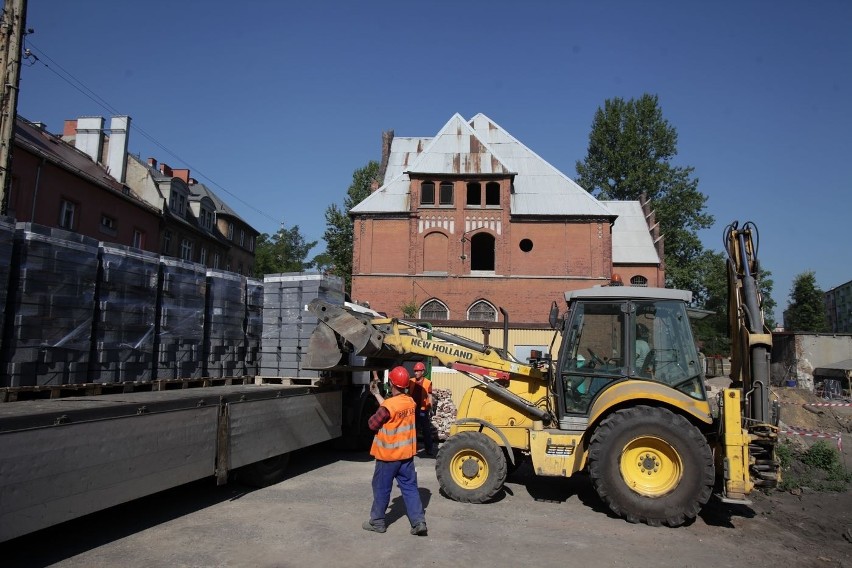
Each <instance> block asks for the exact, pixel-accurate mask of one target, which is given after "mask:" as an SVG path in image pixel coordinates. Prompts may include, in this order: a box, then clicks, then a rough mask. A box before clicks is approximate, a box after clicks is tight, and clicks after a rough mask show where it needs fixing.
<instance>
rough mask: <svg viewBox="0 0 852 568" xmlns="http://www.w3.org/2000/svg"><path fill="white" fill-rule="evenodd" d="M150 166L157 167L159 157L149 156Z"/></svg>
mask: <svg viewBox="0 0 852 568" xmlns="http://www.w3.org/2000/svg"><path fill="white" fill-rule="evenodd" d="M148 166H149V167H151V168H156V167H157V158H148Z"/></svg>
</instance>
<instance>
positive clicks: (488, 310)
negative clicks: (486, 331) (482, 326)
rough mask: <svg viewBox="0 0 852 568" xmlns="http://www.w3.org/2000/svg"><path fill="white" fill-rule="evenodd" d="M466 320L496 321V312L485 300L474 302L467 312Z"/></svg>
mask: <svg viewBox="0 0 852 568" xmlns="http://www.w3.org/2000/svg"><path fill="white" fill-rule="evenodd" d="M467 319H468V320H470V321H497V310H496V309H495V308H494V306H492V305H491V304H490V303H488V302H486V301H485V300H479V301H478V302H474V303H473V305H472V306H470V308H469V309H468V310H467Z"/></svg>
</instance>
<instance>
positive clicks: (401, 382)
mask: <svg viewBox="0 0 852 568" xmlns="http://www.w3.org/2000/svg"><path fill="white" fill-rule="evenodd" d="M389 376H390V382H391V384H393V386H395V387H396V388H398V389H399V390H405V389H407V388H408V383H409V381H410V380H411V378H410V377H409V376H408V371H407V370H406V369H405V367H394V368H393V369H391V372H390V373H389Z"/></svg>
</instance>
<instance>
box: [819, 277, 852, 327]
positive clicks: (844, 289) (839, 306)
mask: <svg viewBox="0 0 852 568" xmlns="http://www.w3.org/2000/svg"><path fill="white" fill-rule="evenodd" d="M825 307H826V315H827V317H828V325H829V329H830V330H831V331H832V332H834V333H852V280H850V281H849V282H846V283H845V284H841V285H840V286H835V287H834V288H832V289H831V290H829V291H828V292H826V293H825Z"/></svg>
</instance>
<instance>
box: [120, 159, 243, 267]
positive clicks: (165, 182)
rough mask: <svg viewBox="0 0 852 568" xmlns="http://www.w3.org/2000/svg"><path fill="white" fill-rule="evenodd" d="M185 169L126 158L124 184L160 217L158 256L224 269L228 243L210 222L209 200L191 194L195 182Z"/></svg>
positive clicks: (212, 205) (154, 161) (212, 209)
mask: <svg viewBox="0 0 852 568" xmlns="http://www.w3.org/2000/svg"><path fill="white" fill-rule="evenodd" d="M189 173H190V172H189V170H187V169H173V168H171V167H169V166H168V164H158V163H157V160H155V159H154V158H149V159H148V160H147V161H146V162H143V161H142V160H140V159H139V158H137V157H136V156H133V155H129V156H128V159H127V183H128V185H130V186H131V187H132V188H133V189H134V190H135V191H136V192H138V193H139V195H140V196H142V198H143V199H145V200H146V201H148V202H149V203H152V204H158V205H159V207H160V210H161V214H162V217H163V227H162V231H161V232H160V241H159V246H160V248H159V251H158V252H159V253H160V254H162V255H165V256H173V257H177V258H180V259H183V260H188V261H190V262H197V263H200V264H204V265H205V266H208V267H210V268H218V269H221V270H231V268H230V267H228V266H226V264H225V258H226V257H227V256H228V250H229V248H230V247H229V243H228V241H227V240H226V239H225V237H224V236H223V235H222V234H221V233H220V232H219V230H218V229H217V228H216V225H215V223H213V222H212V220H213V218H214V217H215V214H216V207H215V205H214V203H213V201H212V200H211V199H210V198H209V197H206V196H200V195H199V194H198V193H197V192H195V191H194V188H195V186H196V185H197V183H196V181H195V180H194V179H193V178H191V177H190V176H189Z"/></svg>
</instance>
